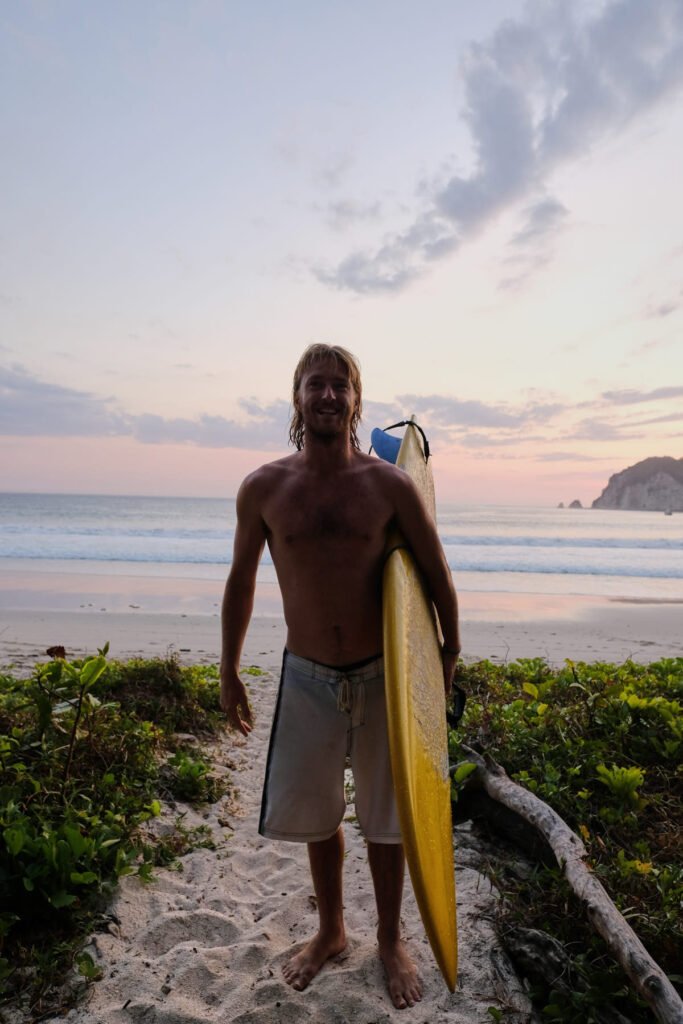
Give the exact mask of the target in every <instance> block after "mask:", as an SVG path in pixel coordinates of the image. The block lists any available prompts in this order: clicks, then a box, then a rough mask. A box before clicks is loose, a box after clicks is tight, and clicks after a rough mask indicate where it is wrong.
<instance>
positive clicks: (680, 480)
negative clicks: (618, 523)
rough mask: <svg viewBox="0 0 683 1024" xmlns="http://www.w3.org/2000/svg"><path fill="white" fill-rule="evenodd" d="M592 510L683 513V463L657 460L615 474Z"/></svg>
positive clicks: (679, 460) (643, 461)
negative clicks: (615, 509)
mask: <svg viewBox="0 0 683 1024" xmlns="http://www.w3.org/2000/svg"><path fill="white" fill-rule="evenodd" d="M592 507H593V508H619V509H632V510H634V511H643V512H683V459H674V458H672V457H671V456H667V455H663V456H654V457H652V458H649V459H643V460H642V461H641V462H636V464H635V465H633V466H629V467H628V468H627V469H622V471H621V472H620V473H614V474H613V476H611V477H610V478H609V481H608V483H607V486H606V487H605V489H604V490H603V492H602V494H601V495H600V497H599V498H596V499H595V501H594V502H593V506H592Z"/></svg>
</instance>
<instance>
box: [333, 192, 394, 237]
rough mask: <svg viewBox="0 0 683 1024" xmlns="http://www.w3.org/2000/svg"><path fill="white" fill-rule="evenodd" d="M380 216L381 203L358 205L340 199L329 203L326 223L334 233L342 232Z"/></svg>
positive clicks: (350, 200)
mask: <svg viewBox="0 0 683 1024" xmlns="http://www.w3.org/2000/svg"><path fill="white" fill-rule="evenodd" d="M381 215H382V204H381V203H379V202H375V203H359V202H354V200H352V199H340V200H339V201H338V202H335V203H330V204H329V205H328V206H327V209H326V219H327V222H328V224H329V225H330V226H331V227H333V228H334V229H335V230H336V231H343V230H345V229H346V228H349V227H351V226H352V225H354V224H358V223H367V222H368V221H376V220H378V219H379V218H380V217H381Z"/></svg>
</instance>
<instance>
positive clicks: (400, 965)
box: [379, 939, 422, 1010]
mask: <svg viewBox="0 0 683 1024" xmlns="http://www.w3.org/2000/svg"><path fill="white" fill-rule="evenodd" d="M379 955H380V957H381V959H382V963H383V964H384V970H385V973H386V976H387V988H388V989H389V995H390V996H391V1001H392V1003H393V1004H394V1006H395V1007H396V1009H397V1010H405V1009H406V1007H407V1006H414V1005H415V1003H419V1002H420V1000H421V999H422V978H421V977H420V975H419V973H418V970H417V967H416V966H415V964H414V962H413V960H412V957H410V956H409V954H408V950H407V949H406V947H405V945H404V944H403V942H402V941H401V939H397V940H396V941H392V942H383V941H382V940H381V939H380V942H379Z"/></svg>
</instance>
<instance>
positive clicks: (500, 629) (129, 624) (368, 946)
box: [0, 594, 683, 1024]
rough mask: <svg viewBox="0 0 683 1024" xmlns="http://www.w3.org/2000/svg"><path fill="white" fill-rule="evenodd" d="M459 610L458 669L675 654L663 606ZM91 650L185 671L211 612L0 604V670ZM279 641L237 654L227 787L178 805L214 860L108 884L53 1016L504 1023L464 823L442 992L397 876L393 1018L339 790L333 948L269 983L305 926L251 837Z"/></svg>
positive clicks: (562, 602)
mask: <svg viewBox="0 0 683 1024" xmlns="http://www.w3.org/2000/svg"><path fill="white" fill-rule="evenodd" d="M45 603H47V604H49V601H46V602H45ZM133 603H138V602H137V601H135V602H133ZM461 603H462V607H463V639H464V654H465V657H466V658H467V660H472V659H476V658H480V657H491V658H492V659H494V660H496V661H505V660H511V659H513V658H515V657H534V656H541V657H545V658H546V659H547V660H549V661H550V662H553V663H559V662H561V661H562V660H563V659H564V658H565V657H572V658H574V659H577V660H578V659H588V660H609V661H623V660H625V659H626V658H628V657H633V658H635V659H637V660H640V661H650V660H654V659H656V658H660V657H667V656H674V655H678V656H680V655H681V654H683V650H682V648H681V640H680V637H681V635H682V631H681V629H680V623H681V617H682V609H681V606H680V605H676V604H661V605H659V604H657V605H638V604H631V603H626V602H607V601H604V600H602V601H598V600H594V601H591V600H588V599H583V600H580V601H578V600H576V601H572V600H568V599H550V598H543V599H541V598H529V599H528V600H526V601H525V600H520V599H517V600H514V599H512V598H511V596H510V595H495V594H494V595H492V594H486V595H462V602H461ZM5 604H7V601H5ZM86 605H87V602H86ZM107 640H108V641H109V642H110V644H111V654H112V655H113V656H115V657H120V658H127V657H130V656H133V655H136V654H143V655H163V654H165V653H167V652H170V651H175V652H178V653H179V655H180V657H181V659H183V660H186V661H188V662H195V663H197V662H198V663H208V662H214V661H216V660H217V657H218V652H219V633H218V618H217V612H216V611H210V612H208V613H204V614H192V613H189V612H188V613H181V614H170V613H159V612H150V611H147V610H145V608H144V607H142V606H141V607H139V608H131V609H129V610H128V611H127V612H123V611H120V610H119V611H106V612H105V611H99V610H97V609H95V608H94V607H92V608H88V607H85V608H79V610H73V609H65V608H64V607H63V606H62V607H58V608H56V609H55V608H42V609H41V608H36V607H32V608H28V609H24V610H16V609H11V608H7V607H4V608H3V607H2V601H1V598H0V664H2V665H8V664H9V663H12V664H14V666H15V669H16V670H19V671H22V670H23V671H27V670H28V669H29V667H30V665H31V664H32V663H33V661H34V660H35V658H36V657H39V656H42V655H43V654H44V652H45V649H46V647H47V646H50V645H52V644H63V645H64V646H65V647H66V648H67V652H68V653H69V654H70V655H80V654H83V653H86V652H89V651H94V650H95V649H96V648H97V647H99V646H101V645H102V644H103V643H104V642H105V641H107ZM283 642H284V624H283V622H282V619H281V618H279V617H273V616H270V617H269V616H259V617H257V618H256V619H254V620H253V622H252V626H251V628H250V631H249V635H248V639H247V644H246V647H245V655H244V659H243V660H244V664H245V665H246V664H255V665H258V666H260V667H261V668H262V669H263V670H264V672H265V674H264V675H263V676H260V677H251V678H250V680H249V686H250V691H251V698H252V703H253V707H254V712H255V721H256V725H255V729H254V732H253V733H252V735H251V736H250V737H249V739H248V740H244V739H243V738H242V737H239V736H235V735H234V734H228V735H226V736H225V737H224V738H223V739H222V740H221V741H220V743H219V744H218V747H217V750H216V755H217V757H218V761H219V763H221V764H223V765H226V766H228V768H229V771H230V775H231V779H232V781H233V783H234V792H232V793H231V794H230V795H229V796H227V797H226V798H224V799H223V800H222V801H220V802H219V803H218V804H216V805H214V806H213V807H211V808H210V809H208V810H207V811H206V812H205V813H204V814H199V813H198V812H196V811H192V810H188V813H187V816H186V818H185V822H186V824H187V823H189V824H191V823H205V824H208V825H209V826H210V828H211V829H212V832H213V834H214V837H215V841H216V847H217V848H216V850H215V851H207V850H198V851H195V852H193V853H191V854H189V855H188V856H187V857H185V858H183V859H182V862H181V868H180V870H172V869H165V870H159V871H158V872H157V877H156V880H155V881H154V882H153V883H152V884H149V885H143V884H142V883H140V882H139V881H138V880H137V879H136V878H134V877H129V878H126V879H124V880H123V883H122V885H121V887H120V890H119V894H118V896H117V897H116V899H115V901H114V903H113V906H112V908H111V915H112V917H111V923H110V925H109V929H108V930H107V931H104V932H100V933H98V934H97V935H95V936H94V937H93V938H92V941H91V944H90V946H89V949H90V951H91V953H92V955H93V956H94V958H95V959H96V961H97V963H98V964H99V965H100V966H101V968H102V971H103V978H102V980H101V981H99V982H98V983H96V984H95V985H94V986H92V988H91V990H90V993H89V998H88V1001H87V1003H86V1004H85V1005H83V1006H82V1007H80V1008H78V1009H76V1010H73V1011H71V1012H70V1013H69V1014H68V1015H67V1016H66V1017H60V1018H59V1019H62V1020H64V1019H65V1020H67V1021H68V1022H69V1024H123V1022H130V1021H145V1022H153V1024H204V1022H207V1024H208V1022H214V1021H221V1022H225V1024H229V1022H242V1024H247V1022H249V1024H271V1022H272V1024H276V1022H277V1024H286V1022H290V1021H291V1022H294V1021H297V1022H298V1021H311V1022H321V1024H332V1022H334V1024H352V1022H353V1024H379V1022H390V1021H398V1020H404V1021H405V1020H411V1021H414V1022H420V1024H422V1022H425V1024H441V1022H446V1021H450V1022H455V1021H457V1022H461V1024H470V1022H471V1024H474V1022H477V1024H481V1022H484V1021H486V1020H490V1019H491V1018H490V1016H489V1015H488V1014H487V1009H488V1007H491V1006H495V1007H499V1008H501V1009H503V1010H504V1013H505V1016H504V1019H505V1020H506V1021H509V1022H522V1021H527V1020H529V1019H530V1017H529V1007H528V1005H527V1003H526V999H525V996H524V994H523V992H522V991H521V989H520V985H519V982H518V981H517V979H516V978H515V975H514V972H513V971H512V969H511V968H510V965H509V962H508V960H507V957H506V955H505V953H504V952H503V950H502V949H501V947H500V946H499V944H498V942H497V940H496V937H495V933H494V930H493V923H492V920H493V914H494V910H495V901H496V894H495V892H494V891H492V889H491V885H490V883H489V882H488V881H487V879H486V878H485V877H484V876H483V875H482V874H481V873H480V871H479V870H478V867H479V866H480V865H481V858H480V856H479V854H478V852H477V844H476V841H474V840H473V838H472V836H471V834H470V832H469V830H468V828H467V826H464V827H461V828H458V829H456V832H455V846H456V865H457V866H456V885H457V892H458V924H459V941H460V966H459V977H458V988H457V991H456V992H455V994H450V993H449V992H448V991H447V989H446V987H445V985H444V984H443V982H442V980H441V977H440V975H439V972H438V969H437V968H436V966H435V964H434V961H433V958H432V955H431V951H430V949H429V946H428V943H427V941H426V939H425V936H424V933H423V930H422V926H421V923H420V918H419V914H418V912H417V908H416V905H415V900H414V896H413V893H412V889H411V886H410V882H409V880H407V882H406V889H405V898H404V905H403V924H404V932H405V936H406V939H407V941H408V943H409V947H410V949H411V951H412V953H413V955H414V957H415V959H416V961H417V963H418V965H419V968H420V970H421V972H422V975H423V978H424V983H425V994H424V998H423V1000H422V1002H421V1003H420V1004H418V1005H417V1006H416V1007H414V1008H412V1009H408V1010H403V1011H398V1010H395V1009H393V1007H392V1006H391V1002H390V1000H389V997H388V995H387V993H386V991H385V985H384V980H383V976H382V968H381V965H380V962H379V959H378V956H377V949H376V941H375V934H374V930H375V927H376V918H375V909H374V897H373V892H372V883H371V880H370V874H369V870H368V866H367V860H366V853H365V843H364V840H363V838H362V836H361V835H360V833H359V831H358V828H357V825H356V824H355V820H354V814H353V804H352V794H350V802H349V806H348V808H347V815H346V821H345V824H344V832H345V839H346V850H347V855H346V860H345V913H346V922H347V931H348V937H349V943H348V947H347V949H346V950H345V952H344V953H343V954H341V955H340V956H339V957H337V958H336V959H335V960H333V961H331V962H330V963H329V964H328V965H326V967H325V968H324V969H323V970H322V971H321V973H320V974H319V975H318V977H317V978H316V979H314V981H313V983H312V984H311V985H310V987H309V988H308V989H307V990H306V991H305V992H302V993H299V992H295V991H293V990H292V989H290V988H289V987H288V986H287V985H286V984H285V982H284V981H283V979H282V976H281V967H282V964H283V963H284V962H285V960H286V959H288V958H289V957H290V956H291V955H292V954H293V953H294V952H295V951H296V950H297V949H299V948H300V946H301V944H302V943H303V942H304V941H305V940H306V939H307V938H309V937H310V936H311V935H312V933H313V932H314V931H315V927H316V912H315V906H314V899H313V891H312V886H311V881H310V876H309V873H308V867H307V856H306V849H305V847H304V846H301V845H298V844H290V843H274V842H269V841H267V840H263V839H261V838H260V837H259V835H258V831H257V823H258V813H259V802H260V793H261V785H262V778H263V770H264V765H265V756H266V748H267V742H268V736H269V730H270V722H271V718H272V711H273V704H274V699H275V692H276V687H277V676H278V672H279V665H280V659H281V650H282V646H283ZM183 810H185V808H183ZM166 814H167V816H168V815H171V809H166ZM171 818H172V815H171ZM171 818H169V820H171ZM55 1019H57V1018H55Z"/></svg>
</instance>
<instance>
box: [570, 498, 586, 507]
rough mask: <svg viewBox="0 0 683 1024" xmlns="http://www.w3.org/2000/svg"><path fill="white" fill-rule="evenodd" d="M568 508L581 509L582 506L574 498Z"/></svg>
mask: <svg viewBox="0 0 683 1024" xmlns="http://www.w3.org/2000/svg"><path fill="white" fill-rule="evenodd" d="M569 507H570V508H583V505H582V504H581V502H580V501H579V499H578V498H574V500H573V501H572V502H571V503H570V505H569Z"/></svg>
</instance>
